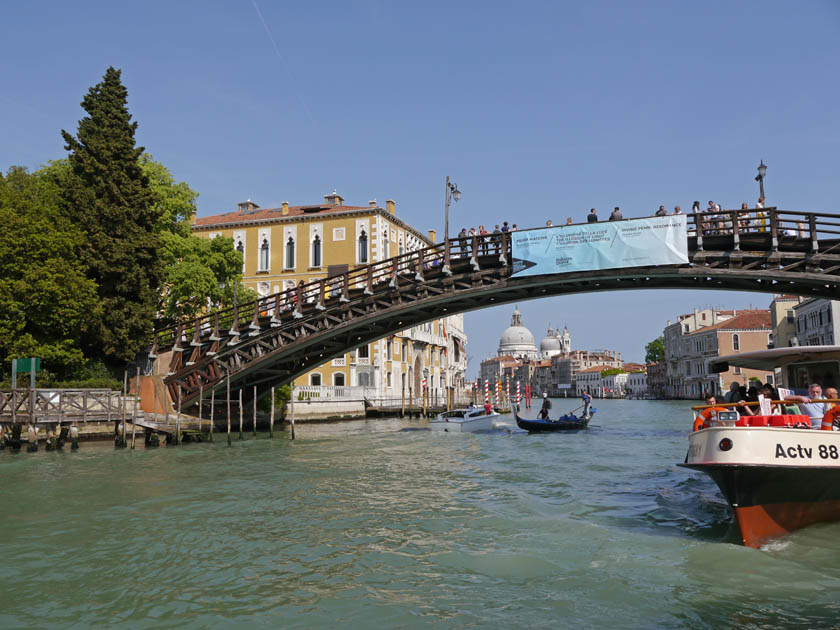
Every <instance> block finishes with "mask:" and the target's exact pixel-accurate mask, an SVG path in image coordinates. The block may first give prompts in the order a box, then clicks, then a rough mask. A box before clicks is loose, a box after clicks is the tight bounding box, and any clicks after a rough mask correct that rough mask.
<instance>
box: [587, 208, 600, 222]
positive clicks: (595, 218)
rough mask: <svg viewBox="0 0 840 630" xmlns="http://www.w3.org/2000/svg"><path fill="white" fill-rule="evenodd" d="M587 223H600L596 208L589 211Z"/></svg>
mask: <svg viewBox="0 0 840 630" xmlns="http://www.w3.org/2000/svg"><path fill="white" fill-rule="evenodd" d="M586 222H587V223H598V213H597V212H595V208H592V210H590V211H589V214H587V215H586Z"/></svg>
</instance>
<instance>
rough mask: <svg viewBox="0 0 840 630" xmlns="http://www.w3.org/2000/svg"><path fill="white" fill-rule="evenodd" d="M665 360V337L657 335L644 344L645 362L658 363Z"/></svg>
mask: <svg viewBox="0 0 840 630" xmlns="http://www.w3.org/2000/svg"><path fill="white" fill-rule="evenodd" d="M664 360H665V337H657V338H656V339H654V340H653V341H651V342H650V343H649V344H647V345H646V346H645V362H646V363H659V362H660V361H664Z"/></svg>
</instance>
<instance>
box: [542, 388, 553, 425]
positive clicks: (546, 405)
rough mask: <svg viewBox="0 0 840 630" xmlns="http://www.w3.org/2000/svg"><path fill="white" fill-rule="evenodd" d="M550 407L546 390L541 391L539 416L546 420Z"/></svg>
mask: <svg viewBox="0 0 840 630" xmlns="http://www.w3.org/2000/svg"><path fill="white" fill-rule="evenodd" d="M550 409H551V401H550V400H549V399H548V392H543V403H542V408H541V409H540V418H542V419H543V420H548V415H549V414H548V412H549V410H550Z"/></svg>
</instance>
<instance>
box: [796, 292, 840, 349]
mask: <svg viewBox="0 0 840 630" xmlns="http://www.w3.org/2000/svg"><path fill="white" fill-rule="evenodd" d="M793 313H794V319H795V321H796V337H795V339H796V341H797V343H796V344H795V345H800V346H832V345H835V344H837V343H838V334H837V326H838V325H840V301H837V300H826V299H825V298H811V299H808V300H804V301H802V302H801V303H799V304H796V305H795V306H794V307H793Z"/></svg>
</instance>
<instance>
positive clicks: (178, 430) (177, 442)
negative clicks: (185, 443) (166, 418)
mask: <svg viewBox="0 0 840 630" xmlns="http://www.w3.org/2000/svg"><path fill="white" fill-rule="evenodd" d="M180 444H181V386H180V385H178V415H177V416H176V417H175V446H179V445H180Z"/></svg>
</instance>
